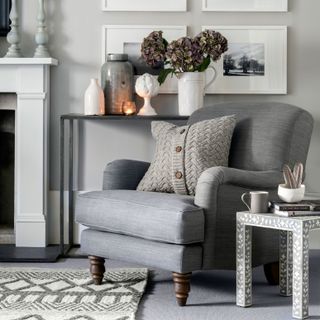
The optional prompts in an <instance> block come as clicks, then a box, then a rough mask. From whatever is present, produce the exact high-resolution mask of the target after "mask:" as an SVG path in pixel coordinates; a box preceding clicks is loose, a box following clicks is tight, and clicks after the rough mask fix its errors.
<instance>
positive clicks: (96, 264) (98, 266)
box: [88, 256, 106, 285]
mask: <svg viewBox="0 0 320 320" xmlns="http://www.w3.org/2000/svg"><path fill="white" fill-rule="evenodd" d="M88 258H89V260H90V272H91V275H92V279H93V282H94V284H96V285H100V284H101V283H102V280H103V275H104V273H105V271H106V269H105V267H104V261H105V260H104V259H103V258H100V257H95V256H89V257H88Z"/></svg>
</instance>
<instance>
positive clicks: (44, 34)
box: [34, 0, 50, 58]
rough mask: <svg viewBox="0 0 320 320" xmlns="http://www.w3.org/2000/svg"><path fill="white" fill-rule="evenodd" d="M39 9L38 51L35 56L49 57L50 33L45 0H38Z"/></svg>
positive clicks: (36, 36)
mask: <svg viewBox="0 0 320 320" xmlns="http://www.w3.org/2000/svg"><path fill="white" fill-rule="evenodd" d="M38 3H39V9H38V16H37V20H38V27H37V33H36V35H35V40H36V44H37V48H36V51H35V53H34V57H35V58H49V57H50V53H49V50H48V48H47V45H48V42H49V35H48V31H47V27H46V13H45V9H44V0H38Z"/></svg>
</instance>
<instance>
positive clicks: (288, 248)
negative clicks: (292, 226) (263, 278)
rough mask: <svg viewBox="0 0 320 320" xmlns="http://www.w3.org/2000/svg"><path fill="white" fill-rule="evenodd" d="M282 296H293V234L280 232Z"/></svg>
mask: <svg viewBox="0 0 320 320" xmlns="http://www.w3.org/2000/svg"><path fill="white" fill-rule="evenodd" d="M279 249H280V250H279V251H280V252H279V255H280V259H279V260H280V275H279V276H280V294H281V295H282V296H291V295H292V268H293V266H292V232H290V231H283V230H281V231H280V248H279Z"/></svg>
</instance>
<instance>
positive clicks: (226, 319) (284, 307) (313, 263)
mask: <svg viewBox="0 0 320 320" xmlns="http://www.w3.org/2000/svg"><path fill="white" fill-rule="evenodd" d="M310 256H311V258H310V288H311V289H310V316H311V317H310V319H312V320H314V319H318V320H320V268H319V265H320V251H317V252H316V251H312V252H311V255H310ZM0 266H1V267H5V266H7V267H17V266H19V267H23V266H27V267H31V266H34V267H44V268H45V267H47V268H49V267H50V268H84V267H87V266H88V263H87V261H86V260H85V259H66V260H61V261H59V262H57V263H54V264H17V263H0ZM106 266H109V267H110V268H116V267H137V266H136V265H130V264H128V263H123V262H118V261H107V263H106ZM253 281H254V282H253V285H254V287H253V303H254V305H253V306H252V307H251V308H246V309H243V308H239V307H236V306H235V273H234V272H229V271H228V272H226V271H206V272H197V273H194V275H193V277H192V287H191V293H190V297H189V300H188V306H186V307H183V308H181V307H178V306H177V305H176V303H175V297H174V292H173V286H172V282H171V273H170V272H166V271H162V270H153V271H152V272H151V276H150V279H149V282H148V286H147V290H146V293H145V295H144V297H143V299H142V302H141V304H140V306H139V311H138V314H137V320H256V319H263V320H287V319H292V318H291V298H287V297H281V296H279V295H278V291H279V290H278V288H277V287H271V286H269V285H268V284H267V283H266V281H265V278H264V274H263V270H262V268H257V269H255V270H254V273H253Z"/></svg>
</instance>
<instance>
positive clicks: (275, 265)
mask: <svg viewBox="0 0 320 320" xmlns="http://www.w3.org/2000/svg"><path fill="white" fill-rule="evenodd" d="M264 274H265V276H266V278H267V281H268V283H269V284H270V285H271V286H277V285H279V262H272V263H268V264H265V265H264Z"/></svg>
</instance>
